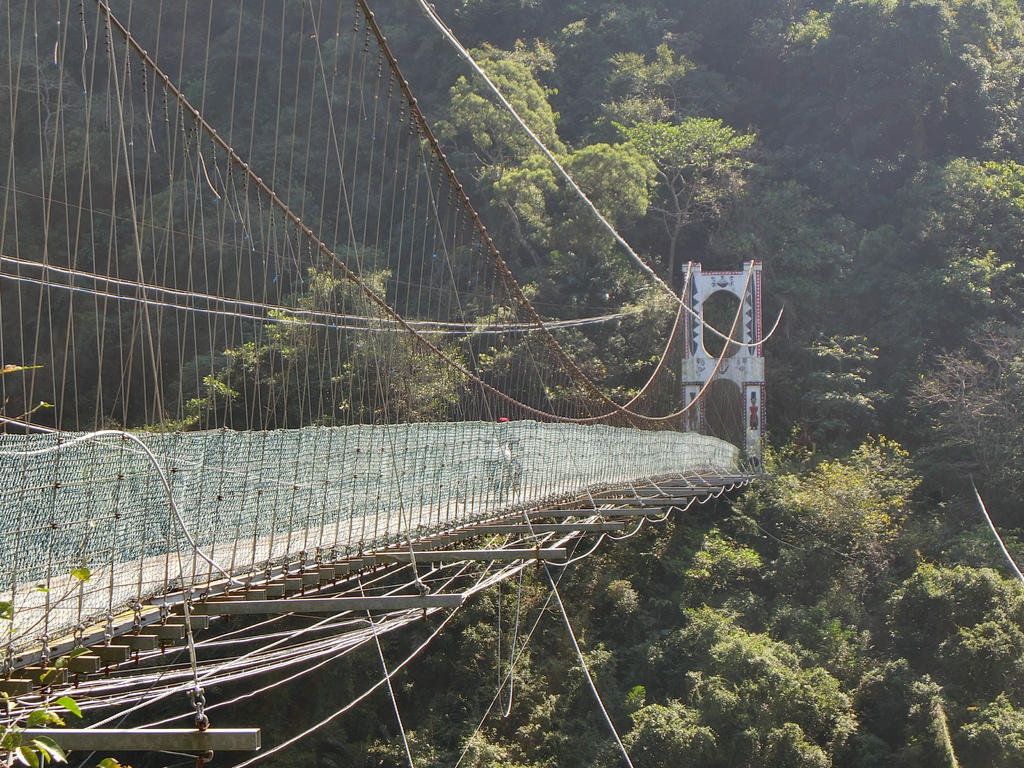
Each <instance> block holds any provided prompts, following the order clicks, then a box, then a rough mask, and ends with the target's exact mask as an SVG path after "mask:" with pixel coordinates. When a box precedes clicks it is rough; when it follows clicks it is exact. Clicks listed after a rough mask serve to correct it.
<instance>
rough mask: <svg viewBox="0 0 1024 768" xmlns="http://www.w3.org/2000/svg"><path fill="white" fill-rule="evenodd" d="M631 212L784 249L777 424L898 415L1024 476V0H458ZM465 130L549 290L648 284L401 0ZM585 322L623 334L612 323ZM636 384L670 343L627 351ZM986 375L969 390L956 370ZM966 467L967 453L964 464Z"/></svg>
mask: <svg viewBox="0 0 1024 768" xmlns="http://www.w3.org/2000/svg"><path fill="white" fill-rule="evenodd" d="M437 8H438V10H439V12H440V13H441V15H442V16H443V17H444V19H445V20H446V21H447V22H448V23H449V24H450V26H451V27H452V28H453V29H454V31H455V32H456V33H457V34H458V35H459V36H460V38H461V39H462V40H463V42H464V43H466V44H467V45H468V46H475V53H476V56H477V58H478V59H479V61H480V62H481V63H482V64H483V66H484V67H485V69H486V70H487V71H488V72H489V73H490V75H491V77H492V78H493V79H494V80H495V82H496V83H498V84H499V86H501V87H502V89H503V90H504V91H505V93H506V95H507V96H508V97H509V98H510V99H511V101H512V102H513V103H514V104H516V105H518V106H519V108H520V111H521V112H522V114H523V115H524V117H526V119H527V120H528V121H529V123H530V124H531V126H532V127H533V129H534V130H535V132H536V133H537V134H538V135H539V136H540V137H541V138H542V139H543V140H544V141H545V142H546V143H547V145H548V146H549V147H550V148H551V149H552V150H554V151H556V152H557V153H559V154H560V155H561V156H562V157H563V158H564V160H565V163H566V166H567V167H568V169H569V170H570V172H572V173H573V174H574V175H575V176H576V177H577V179H578V180H579V182H580V184H581V185H582V187H583V188H584V189H585V190H587V191H588V192H589V193H590V194H591V196H592V197H593V199H594V201H595V202H596V203H597V204H598V206H599V207H600V208H601V209H602V211H603V212H604V213H605V214H606V215H607V217H608V218H609V219H610V220H611V221H612V222H613V223H614V224H615V225H616V226H617V227H619V228H620V229H621V231H622V232H623V234H624V235H625V236H626V239H627V240H628V241H629V242H630V243H631V244H632V245H633V246H634V247H635V248H636V249H637V250H638V251H639V252H640V253H641V254H642V255H643V256H644V257H645V258H646V259H647V260H648V262H649V263H651V264H652V265H654V266H655V267H656V268H657V269H658V270H659V272H660V274H661V275H662V277H664V278H665V279H666V280H667V281H669V282H671V283H672V284H673V285H675V286H677V287H678V286H680V285H681V283H682V280H683V276H684V275H683V269H682V265H683V264H684V263H685V262H686V261H690V260H693V261H699V262H702V263H703V264H704V265H705V267H710V268H735V267H738V266H739V265H740V264H741V263H742V262H743V261H745V260H750V259H757V260H761V261H763V262H764V265H765V270H766V285H767V286H768V287H767V289H766V302H768V304H767V306H766V308H765V314H766V316H767V317H769V318H771V317H773V316H774V314H775V312H776V311H777V310H778V308H779V307H781V306H785V315H784V318H783V325H782V328H781V329H780V332H779V333H778V334H776V336H775V338H774V339H773V340H772V343H771V345H770V347H769V350H768V354H769V355H770V359H771V363H770V365H769V371H770V373H769V376H770V378H771V382H770V393H771V399H770V402H769V408H770V413H771V426H772V430H773V432H774V434H775V440H776V442H777V443H778V444H784V443H785V442H786V441H787V440H788V439H790V436H791V434H792V435H794V436H796V437H797V438H798V439H799V440H801V441H802V442H803V444H805V445H809V446H811V445H813V446H814V447H815V448H817V449H825V450H828V451H835V450H841V449H849V448H851V447H853V446H855V445H857V444H859V443H860V442H861V441H862V439H863V438H864V437H865V436H866V435H868V434H874V433H883V434H885V435H887V436H889V437H891V438H893V439H896V440H899V441H900V442H901V443H902V444H904V445H906V446H907V447H908V448H911V449H912V450H913V451H914V455H915V460H916V461H918V462H923V463H920V464H919V466H920V467H921V468H922V469H923V470H924V471H925V472H926V476H927V478H928V479H929V480H930V481H931V482H930V485H929V488H930V489H931V488H938V487H941V489H942V490H943V491H946V490H949V491H950V492H953V491H956V492H960V491H962V490H963V485H958V484H957V478H958V477H961V478H962V477H965V476H966V473H968V472H973V473H974V474H975V475H976V476H977V477H979V478H980V479H983V480H984V481H986V482H989V483H990V485H989V488H988V490H989V491H990V492H991V493H993V494H999V493H1002V492H1003V491H1004V490H1005V491H1007V492H1012V491H1013V489H1014V488H1015V487H1016V485H1017V484H1018V483H1019V482H1020V481H1019V479H1018V474H1019V470H1017V469H1016V465H1017V463H1018V462H1017V461H1016V459H1017V451H1018V449H1017V447H1016V446H1018V445H1021V444H1022V442H1024V441H1022V437H1024V434H1022V427H1021V424H1020V417H1019V416H1016V415H1015V409H1014V407H1013V405H1012V404H1013V402H1014V401H1015V399H1016V398H1015V394H1014V393H1015V392H1016V391H1018V390H1019V389H1020V387H1021V386H1022V385H1021V383H1020V382H1019V381H1018V378H1019V374H1017V373H1015V371H1016V370H1017V366H1015V363H1019V361H1020V360H1021V354H1022V349H1021V343H1020V339H1019V334H1018V327H1019V325H1020V313H1021V309H1022V304H1024V301H1022V299H1024V294H1022V291H1024V279H1022V274H1024V272H1022V265H1021V263H1020V260H1021V233H1022V231H1024V166H1021V165H1020V164H1019V163H1018V162H1017V161H1018V160H1020V152H1021V148H1022V145H1024V126H1022V123H1021V118H1022V117H1024V112H1022V104H1021V84H1022V75H1024V27H1022V14H1021V10H1020V8H1019V6H1018V4H1017V3H1016V2H1013V1H1012V0H1005V1H1004V0H970V1H966V2H965V1H960V0H948V1H947V0H934V1H927V2H924V1H921V2H905V1H902V0H901V1H900V2H895V1H893V0H887V1H885V2H882V1H878V2H872V1H869V0H859V1H854V2H828V1H825V2H820V1H818V2H801V1H800V0H767V1H765V0H756V1H755V0H725V1H723V0H678V1H676V0H674V1H673V2H667V1H666V2H656V1H655V2H651V1H649V0H638V2H629V3H625V2H614V1H613V0H606V1H604V2H596V1H594V2H590V1H588V2H583V1H576V2H574V1H570V2H555V0H535V1H533V2H507V1H504V0H475V1H473V2H443V1H442V2H439V3H437ZM377 13H378V15H379V16H380V17H381V19H382V20H383V22H384V23H385V26H386V28H387V30H388V33H389V35H390V38H391V43H392V45H393V46H394V47H395V49H396V51H397V52H398V55H399V61H400V62H402V64H403V67H404V70H405V73H406V76H407V77H408V78H409V79H410V82H411V83H412V85H413V88H414V90H415V92H416V93H417V95H418V97H419V99H420V101H421V103H423V105H424V108H425V111H426V112H427V114H428V116H429V117H430V118H432V120H433V121H434V124H435V127H436V130H437V132H438V134H439V135H440V136H441V137H442V141H443V144H444V146H445V149H446V151H447V152H448V155H449V158H450V159H451V160H452V161H453V163H454V164H455V165H456V168H457V170H458V171H459V172H460V174H461V177H462V179H463V181H464V183H466V184H467V185H468V186H469V187H470V188H471V196H472V199H473V200H474V201H475V203H476V205H477V206H478V207H480V208H482V209H483V210H484V219H485V222H486V224H487V225H488V227H489V228H490V230H491V232H492V233H493V234H494V235H495V236H496V237H497V238H498V239H499V241H500V243H501V246H502V248H503V251H504V253H505V254H506V256H507V257H508V259H509V261H510V262H511V263H512V264H513V265H514V268H515V270H516V273H517V275H519V277H520V279H521V280H522V281H523V282H525V283H528V284H529V285H530V289H531V290H532V295H533V296H534V298H535V299H536V300H537V302H538V306H540V307H542V308H544V310H545V311H548V312H550V313H551V314H552V315H553V316H562V315H573V314H576V315H579V314H584V313H586V312H593V311H594V310H595V309H597V308H611V307H615V308H618V307H621V306H622V305H623V304H625V303H627V302H643V301H645V300H649V299H647V298H646V296H645V294H644V293H643V292H642V289H641V288H640V284H639V283H638V281H637V279H636V272H635V269H634V268H632V267H631V265H630V264H629V263H628V261H627V260H626V258H625V257H624V256H623V254H622V252H621V250H620V249H618V248H617V247H616V246H615V245H614V244H613V243H612V242H611V240H610V238H608V237H607V236H606V235H605V234H604V233H602V232H601V231H600V229H599V228H598V227H597V226H596V224H595V223H594V222H593V220H592V218H591V217H588V216H587V215H586V214H585V213H584V211H583V210H582V207H581V206H580V205H579V203H578V202H577V201H576V200H574V199H573V197H572V195H571V194H569V193H567V192H566V191H565V190H564V188H563V187H562V185H561V184H559V183H558V182H557V181H556V177H555V174H554V173H553V171H552V169H551V168H550V167H549V166H548V164H547V162H546V161H545V160H544V159H543V158H542V157H541V156H540V153H539V152H538V151H537V149H536V148H535V147H534V146H533V145H532V144H531V143H530V142H529V140H528V139H527V138H526V137H525V135H524V134H523V133H522V132H521V130H519V129H518V128H517V127H515V126H514V125H513V122H512V119H511V118H510V117H509V116H508V115H506V114H503V113H502V111H501V110H500V109H498V108H497V107H494V106H492V103H493V102H492V101H491V100H490V99H488V98H487V97H485V96H484V94H485V90H484V88H483V86H482V85H481V84H480V83H479V82H477V80H476V79H475V78H474V77H473V76H472V75H470V74H469V70H468V67H466V66H465V64H464V63H463V62H461V61H460V60H459V59H458V58H457V56H456V55H455V53H454V51H452V49H450V48H449V47H447V44H446V43H445V42H444V41H443V40H442V38H441V36H440V35H439V33H438V32H437V31H436V30H434V29H433V28H432V27H430V25H429V24H428V23H427V22H426V21H425V19H424V18H423V17H422V16H420V15H418V14H416V13H411V12H410V9H409V8H408V7H406V6H405V5H404V4H402V3H386V4H382V7H381V8H379V9H378V10H377ZM595 334H596V336H594V337H593V338H589V339H587V338H580V339H578V345H579V350H580V352H582V353H585V351H586V349H587V347H588V344H591V343H593V344H600V345H601V346H602V348H603V349H607V348H608V346H609V345H614V344H615V343H616V336H615V334H609V333H608V332H607V329H606V328H601V329H600V330H598V331H595ZM620 354H621V362H622V371H623V375H622V381H621V383H622V386H623V387H626V388H628V387H629V386H630V384H631V383H632V381H634V379H631V378H630V376H629V372H630V371H634V370H636V368H637V367H638V366H642V365H643V364H644V363H645V362H646V361H644V360H640V359H636V358H635V357H631V356H630V354H629V351H628V350H622V351H621V353H620ZM957 382H959V383H960V386H959V392H958V393H955V392H954V390H957V389H958V388H957V386H956V383H957ZM950 470H955V471H953V472H951V471H950Z"/></svg>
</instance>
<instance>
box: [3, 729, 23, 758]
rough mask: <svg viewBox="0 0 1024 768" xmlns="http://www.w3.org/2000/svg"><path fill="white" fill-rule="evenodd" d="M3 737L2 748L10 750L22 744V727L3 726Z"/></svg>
mask: <svg viewBox="0 0 1024 768" xmlns="http://www.w3.org/2000/svg"><path fill="white" fill-rule="evenodd" d="M2 733H3V737H2V738H0V750H4V751H7V752H10V751H11V750H13V749H14V748H15V747H18V746H19V745H20V744H21V728H17V727H10V728H8V727H6V726H4V727H3V731H2Z"/></svg>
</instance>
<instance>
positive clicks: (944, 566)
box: [274, 439, 1024, 768]
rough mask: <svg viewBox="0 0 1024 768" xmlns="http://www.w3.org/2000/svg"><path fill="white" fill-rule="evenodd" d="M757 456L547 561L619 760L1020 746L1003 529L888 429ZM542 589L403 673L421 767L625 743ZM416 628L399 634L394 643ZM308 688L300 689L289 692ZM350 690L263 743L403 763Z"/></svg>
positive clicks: (554, 758)
mask: <svg viewBox="0 0 1024 768" xmlns="http://www.w3.org/2000/svg"><path fill="white" fill-rule="evenodd" d="M770 468H771V469H772V470H773V472H774V473H775V474H774V477H773V478H772V479H770V480H768V481H765V482H763V483H760V484H758V485H757V486H755V487H754V488H752V489H751V490H749V491H747V493H746V494H745V495H744V496H743V497H742V498H741V499H738V500H735V501H732V502H729V501H725V500H723V501H721V502H719V503H718V505H717V507H715V506H708V507H701V508H695V509H694V510H691V511H690V512H689V513H684V514H680V515H676V516H675V517H674V518H673V519H672V520H670V521H668V522H666V523H665V524H663V525H660V526H648V527H646V528H644V529H643V530H641V531H640V532H639V533H638V534H637V535H636V536H634V537H632V538H629V539H627V540H625V541H621V542H615V543H613V542H607V543H606V545H605V546H604V547H602V548H601V549H600V550H599V552H598V553H597V554H595V555H593V556H592V557H591V558H590V559H588V560H586V561H583V564H582V565H578V566H576V567H573V568H571V569H570V570H568V571H566V573H565V574H564V575H561V574H560V573H559V571H558V570H557V569H555V570H554V573H553V575H554V577H555V578H556V579H559V580H560V584H559V589H560V592H561V594H562V597H563V601H564V602H565V604H566V605H567V607H568V611H569V614H570V618H571V621H572V624H573V627H574V631H575V633H576V635H577V637H578V638H579V641H580V644H581V647H582V650H583V654H584V657H585V659H586V662H587V664H588V667H589V669H590V670H591V672H592V674H593V675H594V677H595V679H596V682H597V686H598V688H599V689H600V692H601V694H602V698H603V700H604V702H605V704H606V705H607V707H608V709H609V712H610V714H611V717H612V719H613V721H614V722H615V723H616V725H617V727H618V729H619V730H620V732H621V733H622V737H623V741H624V743H625V745H626V747H627V749H628V750H629V752H630V754H631V757H632V760H633V763H634V764H635V765H637V766H645V768H646V767H650V766H658V767H664V768H670V767H673V766H690V765H692V766H701V767H702V768H719V767H721V768H725V767H726V766H751V768H754V767H755V766H756V767H757V768H762V767H764V766H769V767H770V768H803V767H807V768H824V767H826V766H835V767H836V768H868V767H869V766H900V767H906V768H909V767H911V766H914V767H915V768H916V767H918V766H921V767H922V768H923V766H947V765H948V766H953V765H959V766H961V767H962V768H985V767H987V766H992V765H998V766H1011V765H1018V764H1019V762H1020V760H1021V758H1022V757H1024V747H1022V744H1024V707H1022V696H1024V662H1022V658H1024V591H1022V590H1021V587H1020V584H1019V583H1017V582H1016V581H1014V580H1012V579H1009V578H1006V577H1004V576H1002V575H1000V573H999V571H998V569H997V568H994V567H992V566H997V565H998V564H999V559H998V557H999V553H998V550H997V547H996V545H995V543H994V542H992V541H991V540H990V539H988V538H987V537H985V536H984V535H981V534H980V533H979V532H977V531H973V530H971V529H969V528H968V529H965V528H964V527H963V525H962V521H961V520H960V519H958V518H957V517H955V516H953V515H951V514H950V513H949V510H948V509H942V508H935V507H934V506H931V505H929V504H928V503H926V502H923V501H921V500H919V498H918V495H917V494H918V490H919V484H920V479H919V478H918V477H917V476H915V474H914V472H913V470H912V468H911V465H910V457H909V455H908V454H907V453H906V451H903V450H902V449H900V448H899V446H897V445H895V444H894V443H892V442H890V441H887V440H882V439H877V440H869V441H867V442H865V443H864V444H862V445H861V446H859V447H858V448H857V449H855V450H854V451H853V452H852V453H851V454H850V456H849V457H848V458H847V459H845V460H842V461H839V460H835V461H827V462H820V461H817V460H816V458H815V457H814V456H812V455H810V454H809V453H808V452H797V453H794V454H791V455H788V456H785V457H774V458H773V459H772V462H771V465H770ZM697 509H699V510H700V511H696V510H697ZM549 591H550V588H549V586H548V581H547V576H546V574H545V572H544V571H543V570H542V569H531V570H530V571H528V572H527V573H526V576H525V578H524V579H523V585H522V587H521V589H520V588H519V587H518V586H517V584H516V583H515V581H514V580H513V581H512V582H510V583H507V584H505V585H504V586H503V587H502V588H501V589H497V588H495V589H492V590H490V591H489V592H487V593H486V594H484V595H480V596H478V597H476V598H474V600H473V601H472V602H471V603H470V604H469V605H468V606H467V607H466V608H465V609H464V611H463V612H462V613H461V614H460V615H459V616H458V617H457V619H456V621H455V623H454V624H453V625H451V626H450V627H448V628H447V629H446V630H445V632H444V633H443V634H442V635H441V636H440V638H438V640H437V641H435V643H436V644H435V645H433V646H432V647H431V649H430V650H429V651H428V653H427V655H426V656H425V657H424V658H423V659H422V660H420V661H419V662H417V663H416V664H415V665H414V667H412V668H411V671H410V672H409V673H408V674H403V676H402V678H401V680H400V682H399V684H398V685H397V686H396V690H397V695H398V701H399V707H400V710H401V712H402V718H403V723H404V725H405V728H406V730H407V732H408V733H409V736H410V745H411V748H412V752H413V758H414V763H415V765H417V766H430V767H433V766H437V767H440V766H452V765H455V764H456V763H457V762H458V761H459V758H460V755H461V756H462V762H461V763H460V764H461V765H464V766H472V767H473V768H542V767H543V768H549V767H550V768H554V767H555V766H558V768H577V767H579V768H583V767H584V766H593V765H597V766H601V768H611V766H618V765H622V764H623V761H622V758H621V755H620V754H619V753H618V751H617V749H616V748H615V747H614V743H613V741H612V738H611V735H610V733H609V732H608V729H607V727H606V725H605V723H604V722H603V720H602V718H601V716H600V714H599V711H598V708H597V704H596V702H595V701H594V699H593V697H592V695H591V693H590V690H589V689H588V687H587V685H586V683H585V680H584V678H583V675H582V673H581V672H580V668H579V664H578V661H577V658H576V655H575V653H574V651H573V649H572V646H571V644H570V641H569V638H568V635H567V633H566V629H565V626H564V624H563V621H562V618H561V616H560V613H559V611H558V608H557V604H556V603H554V602H547V600H546V597H547V595H548V594H549ZM535 623H536V625H537V626H536V631H533V628H534V624H535ZM429 630H430V627H429V626H424V627H422V628H420V629H416V630H414V631H413V632H412V637H401V638H398V639H392V640H391V645H390V646H389V647H387V650H386V655H387V657H388V658H389V659H393V660H397V659H399V658H402V657H403V656H404V653H405V652H406V651H407V650H408V648H409V647H410V645H412V644H415V643H416V642H418V638H419V637H421V636H424V635H425V634H426V633H427V632H429ZM513 644H514V647H515V649H516V651H517V652H519V651H521V652H522V655H521V656H518V658H517V661H516V663H515V666H514V674H513V677H514V680H515V685H514V688H513V693H512V698H511V706H510V708H509V713H508V715H507V716H504V712H505V708H506V706H508V704H509V698H508V697H509V690H508V687H507V686H504V687H502V686H499V682H498V681H499V680H501V679H502V678H503V677H504V675H505V674H507V673H508V671H509V659H510V658H511V656H512V648H513ZM375 662H376V664H375ZM392 663H396V662H392ZM375 667H376V671H379V660H378V659H376V658H375V654H374V649H372V648H370V649H369V650H368V651H366V655H365V658H364V659H362V660H361V661H358V662H355V663H353V664H349V665H345V666H344V667H343V668H338V669H335V670H334V671H333V672H332V673H330V676H329V677H327V678H326V679H324V680H321V681H319V682H318V683H317V691H318V693H319V694H321V695H325V694H326V692H327V691H331V690H335V691H337V696H339V697H341V698H342V699H344V700H348V699H347V698H345V697H346V696H348V697H351V695H353V693H355V692H358V691H359V690H361V688H360V686H361V685H366V684H367V683H368V682H369V681H370V680H372V679H373V676H374V674H375ZM308 697H309V690H308V688H306V687H305V686H303V687H302V688H295V689H294V690H293V691H292V692H291V693H289V694H287V698H286V699H285V700H284V704H286V703H288V701H290V700H291V699H292V698H294V701H295V704H296V707H297V708H299V709H301V708H302V706H301V705H300V704H299V702H300V701H305V700H307V699H308ZM329 698H331V699H333V698H334V697H333V696H332V697H329ZM493 699H497V700H496V701H492V700H493ZM274 706H275V707H276V708H280V707H281V706H283V703H282V700H281V698H278V699H276V700H275V705H274ZM318 706H319V707H320V708H322V709H325V710H326V711H330V708H331V704H330V703H327V702H320V703H319V705H318ZM364 706H366V707H367V708H366V709H364V710H361V711H362V713H363V714H362V716H359V717H348V718H346V719H344V721H340V722H339V723H338V724H337V725H333V726H331V728H330V730H329V732H325V733H324V734H323V735H322V736H320V737H319V738H316V737H313V738H311V739H310V740H308V742H305V743H303V745H301V746H298V747H296V750H298V751H297V752H295V753H293V754H292V755H291V756H290V758H289V760H288V761H287V762H280V763H279V764H280V765H285V764H294V762H295V760H299V761H301V762H303V763H305V764H314V763H315V764H318V765H323V766H331V765H356V766H362V765H366V766H369V765H376V766H391V767H393V768H400V767H401V766H404V765H407V764H408V762H407V759H406V756H405V752H404V749H403V746H402V743H401V740H400V739H399V737H398V734H397V726H396V720H395V717H394V711H393V709H392V705H391V702H390V699H389V698H388V696H387V695H386V693H384V692H382V693H380V694H378V695H377V697H376V698H375V699H374V700H372V702H368V703H367V704H366V705H364ZM488 706H491V709H490V710H488ZM307 716H308V715H307ZM481 721H482V722H481ZM478 723H480V727H479V729H477V724H478ZM282 727H285V728H287V727H294V726H287V725H283V726H282Z"/></svg>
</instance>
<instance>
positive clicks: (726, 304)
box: [703, 291, 742, 357]
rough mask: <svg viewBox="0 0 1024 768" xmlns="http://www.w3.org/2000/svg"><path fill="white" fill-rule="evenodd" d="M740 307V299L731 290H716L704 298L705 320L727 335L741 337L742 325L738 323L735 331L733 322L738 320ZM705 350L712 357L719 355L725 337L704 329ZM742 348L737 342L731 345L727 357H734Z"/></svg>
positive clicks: (723, 345)
mask: <svg viewBox="0 0 1024 768" xmlns="http://www.w3.org/2000/svg"><path fill="white" fill-rule="evenodd" d="M739 307H740V299H739V297H738V296H737V295H736V294H734V293H730V292H729V291H715V292H714V293H712V294H711V295H710V296H708V297H707V298H706V299H705V300H704V322H705V323H707V324H708V325H710V326H712V327H713V328H715V329H717V330H718V331H720V332H721V333H722V334H723V335H725V336H732V338H739V337H740V335H741V330H742V326H741V325H739V324H738V325H737V326H736V330H735V332H733V333H731V334H730V333H729V331H731V330H732V325H733V322H734V321H735V320H736V312H737V310H739ZM703 335H704V351H705V352H707V353H708V354H709V355H710V356H711V357H718V356H719V355H721V354H722V349H723V348H724V347H725V339H723V338H722V337H721V336H719V335H718V334H716V333H715V332H714V331H711V330H708V329H707V328H705V329H704V334H703ZM739 349H740V348H739V347H738V346H737V345H735V344H730V345H729V350H728V351H727V352H726V354H725V356H726V357H732V356H733V355H735V354H736V352H737V351H738V350H739Z"/></svg>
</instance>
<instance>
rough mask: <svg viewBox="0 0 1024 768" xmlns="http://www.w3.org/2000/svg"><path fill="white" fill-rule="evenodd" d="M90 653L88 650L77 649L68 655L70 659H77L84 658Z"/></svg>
mask: <svg viewBox="0 0 1024 768" xmlns="http://www.w3.org/2000/svg"><path fill="white" fill-rule="evenodd" d="M88 652H89V649H88V648H75V650H73V651H71V652H70V653H68V658H69V659H77V658H78V657H79V656H82V655H83V654H86V653H88Z"/></svg>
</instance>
